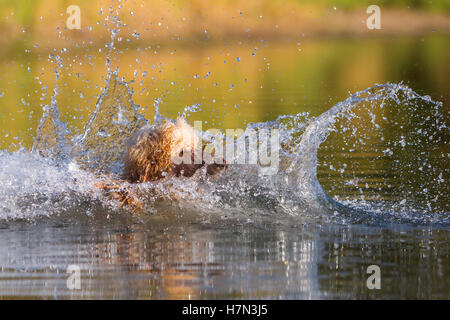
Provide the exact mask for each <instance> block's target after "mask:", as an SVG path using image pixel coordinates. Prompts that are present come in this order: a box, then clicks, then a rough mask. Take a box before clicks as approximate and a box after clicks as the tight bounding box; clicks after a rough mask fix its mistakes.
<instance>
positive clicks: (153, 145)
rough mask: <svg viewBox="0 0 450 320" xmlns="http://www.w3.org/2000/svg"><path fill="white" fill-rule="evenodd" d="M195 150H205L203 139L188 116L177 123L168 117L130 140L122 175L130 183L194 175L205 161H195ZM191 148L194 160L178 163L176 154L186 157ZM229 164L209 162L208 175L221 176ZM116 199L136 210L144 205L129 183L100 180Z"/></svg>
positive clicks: (104, 188) (142, 130)
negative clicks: (191, 124) (188, 119)
mask: <svg viewBox="0 0 450 320" xmlns="http://www.w3.org/2000/svg"><path fill="white" fill-rule="evenodd" d="M194 151H199V152H201V151H202V146H201V141H200V140H199V139H198V138H197V137H196V135H195V132H194V129H193V128H192V127H191V126H190V125H189V124H188V123H187V122H186V121H185V120H184V119H178V120H177V121H176V122H175V123H173V122H170V121H164V122H162V123H160V124H157V125H154V126H151V127H150V126H145V127H143V128H142V129H140V130H139V131H138V132H137V133H136V134H135V135H134V136H133V137H132V138H131V139H130V141H129V143H128V146H127V150H126V156H125V160H124V161H125V163H124V164H125V167H124V171H123V174H122V179H123V180H125V181H127V182H129V183H141V182H150V181H156V180H160V179H163V178H165V177H173V176H175V177H180V176H184V177H191V176H192V175H194V174H195V172H196V171H197V170H198V169H200V168H201V167H203V166H204V165H205V163H204V161H202V163H201V164H194ZM186 152H187V157H190V163H189V161H187V162H188V163H183V162H182V163H174V161H173V160H174V158H175V157H176V156H178V159H181V158H183V155H185V154H186ZM226 167H227V164H226V163H225V160H223V161H222V164H210V165H207V168H206V173H207V175H212V176H217V175H218V174H220V173H221V172H222V171H223V170H224V169H226ZM97 187H99V188H101V189H103V190H105V191H106V192H107V193H108V194H109V196H110V197H111V198H113V199H116V200H119V201H121V203H122V205H123V204H126V205H128V206H131V207H132V208H133V212H134V211H136V210H137V209H139V208H142V203H141V202H140V200H139V198H138V197H137V195H136V194H135V193H134V192H133V191H132V189H131V188H129V187H126V186H125V187H123V185H122V184H121V183H120V181H109V182H104V183H99V184H97Z"/></svg>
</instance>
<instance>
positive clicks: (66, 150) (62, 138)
mask: <svg viewBox="0 0 450 320" xmlns="http://www.w3.org/2000/svg"><path fill="white" fill-rule="evenodd" d="M50 59H51V61H52V62H53V63H55V83H54V89H53V95H52V98H51V102H50V105H46V106H44V108H43V111H44V112H43V115H42V118H41V120H40V122H39V125H38V129H37V134H36V138H35V140H34V145H33V148H32V151H33V152H38V153H39V154H40V155H42V156H44V157H52V158H64V157H67V155H68V154H70V144H69V136H70V132H69V130H68V129H67V127H66V125H65V124H64V123H63V122H61V121H60V119H59V112H58V107H57V96H58V79H59V76H60V74H59V70H60V69H62V60H61V58H60V57H59V56H58V55H56V56H53V55H50Z"/></svg>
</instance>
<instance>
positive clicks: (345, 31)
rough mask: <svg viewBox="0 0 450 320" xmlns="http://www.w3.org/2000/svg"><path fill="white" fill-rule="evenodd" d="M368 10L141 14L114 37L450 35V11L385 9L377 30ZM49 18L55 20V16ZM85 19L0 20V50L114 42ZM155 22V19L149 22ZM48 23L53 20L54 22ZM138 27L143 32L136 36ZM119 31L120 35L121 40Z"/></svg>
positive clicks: (151, 41) (179, 40) (198, 41)
mask: <svg viewBox="0 0 450 320" xmlns="http://www.w3.org/2000/svg"><path fill="white" fill-rule="evenodd" d="M136 16H137V14H136ZM368 16H369V15H368V14H367V13H366V12H365V9H359V10H351V11H333V12H329V11H323V12H316V11H315V12H312V11H307V10H299V11H291V12H290V14H289V15H286V16H283V17H281V18H277V17H271V18H270V19H269V20H264V19H258V18H256V20H255V19H254V17H248V18H246V19H245V20H244V22H245V23H244V22H243V23H236V21H235V20H233V19H229V20H224V18H223V17H222V18H221V19H220V20H216V19H215V15H213V14H212V15H208V16H207V17H202V19H200V21H199V22H197V23H193V22H192V21H191V19H193V18H192V17H191V19H186V21H184V22H182V23H181V22H180V21H176V22H175V23H167V25H166V26H165V28H160V29H155V27H154V26H153V27H152V28H153V29H151V28H150V27H149V24H147V25H146V24H144V21H145V20H143V19H141V18H139V17H136V19H133V20H131V23H128V25H127V26H126V27H124V28H123V29H122V30H121V32H120V33H119V35H118V36H117V38H116V40H115V46H116V47H117V48H124V47H127V48H129V47H138V46H148V45H152V46H153V45H159V46H180V45H181V46H185V45H186V44H187V43H192V44H193V45H204V44H205V43H206V44H208V45H209V44H211V43H219V42H231V41H267V40H270V41H274V40H278V39H280V40H286V39H288V40H291V41H304V40H307V39H311V38H312V37H317V38H341V37H363V38H370V37H380V36H382V37H384V36H419V35H425V34H426V35H429V34H433V33H434V34H437V35H450V16H449V15H447V14H443V13H435V12H421V11H415V10H404V9H403V10H402V9H393V8H387V9H383V10H382V11H381V29H375V30H369V29H368V28H367V26H366V19H367V17H368ZM45 20H51V17H49V18H47V19H45ZM85 20H87V21H88V22H85V24H82V28H81V30H68V29H67V28H65V25H64V21H63V20H62V18H60V17H59V18H58V19H57V20H54V21H53V22H52V23H49V22H47V21H46V23H41V24H34V25H33V26H32V27H31V26H30V27H28V26H25V27H23V26H20V25H8V26H4V25H3V26H2V24H4V21H2V20H0V27H3V28H6V29H7V30H6V32H5V35H6V36H4V37H2V39H0V47H1V48H2V49H0V56H5V53H7V52H8V51H11V49H13V51H14V50H15V49H16V48H15V47H17V48H18V49H20V50H25V49H27V50H28V51H29V52H37V53H40V52H48V51H49V50H51V49H57V50H59V49H62V48H77V49H80V50H85V49H86V48H97V49H101V48H104V46H105V44H107V43H109V42H111V36H110V33H109V31H108V30H107V28H106V27H105V26H104V25H103V24H100V25H95V27H94V26H91V25H89V22H90V21H89V19H85ZM174 20H175V19H174ZM258 20H261V21H258ZM149 21H151V19H149ZM151 24H152V22H150V25H151ZM49 26H53V28H52V27H49ZM139 27H140V28H139ZM23 28H24V29H23ZM8 29H9V30H8ZM23 30H25V31H26V32H23ZM88 30H92V31H88ZM59 32H60V33H59ZM134 32H137V33H139V34H140V35H139V36H138V37H133V36H132V34H133V33H134ZM120 37H121V38H122V40H121V41H119V39H120ZM188 45H189V44H188ZM6 55H8V54H6Z"/></svg>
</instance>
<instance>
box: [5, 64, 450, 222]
mask: <svg viewBox="0 0 450 320" xmlns="http://www.w3.org/2000/svg"><path fill="white" fill-rule="evenodd" d="M107 84H108V85H107V87H106V89H105V91H104V92H103V93H102V95H101V96H100V97H99V99H98V102H97V105H96V108H95V111H94V112H93V115H92V117H91V118H90V120H89V121H88V123H87V124H86V127H85V132H84V133H83V134H82V135H81V136H80V137H76V138H74V139H73V140H72V141H71V145H72V148H71V149H72V153H71V157H70V159H69V160H68V161H66V162H64V163H59V162H58V161H55V160H52V159H43V158H33V159H32V160H30V159H28V158H26V157H27V156H25V155H24V154H20V155H19V154H1V155H0V162H3V163H5V166H6V167H8V165H6V164H7V163H10V162H12V163H16V164H17V163H18V162H20V161H35V163H34V164H30V165H31V166H34V167H35V168H37V169H38V170H39V168H40V169H42V170H39V171H42V172H43V174H44V175H45V178H43V177H42V175H39V176H33V175H31V176H30V179H31V180H30V179H28V182H27V185H23V184H22V185H21V184H20V183H18V181H20V179H21V178H20V177H18V176H17V177H16V176H12V177H10V178H6V177H4V178H3V179H5V180H6V181H9V184H8V185H9V187H7V186H6V187H4V188H3V190H2V193H0V198H5V199H6V200H5V201H4V203H5V204H6V205H5V206H6V207H4V208H3V209H1V210H2V212H0V215H1V216H2V217H5V215H6V217H11V216H14V215H12V214H11V212H17V211H19V212H22V214H24V215H26V213H24V212H27V210H29V209H24V207H20V208H17V207H15V205H16V204H14V206H13V205H12V203H26V204H27V205H26V206H25V208H29V207H30V206H31V207H32V206H33V203H34V201H35V199H37V198H40V197H41V196H42V195H47V196H48V197H47V198H48V199H47V200H46V201H45V202H44V203H46V204H47V205H48V206H49V207H47V211H49V212H54V210H55V209H54V206H51V203H52V201H54V199H55V195H61V194H65V195H67V194H71V195H75V194H76V195H77V197H78V196H80V195H81V197H82V198H85V200H86V201H87V202H89V201H94V202H95V201H97V200H98V199H99V198H101V196H99V192H98V190H95V188H94V190H92V188H93V184H94V183H95V181H99V180H98V179H100V180H101V179H102V178H101V177H99V176H98V175H99V174H107V175H111V174H112V175H114V174H118V173H119V172H120V170H121V165H120V163H121V161H120V160H121V157H122V154H123V152H124V150H125V144H126V142H127V140H128V139H129V138H130V137H131V135H132V134H133V133H134V132H135V131H136V130H138V129H139V128H140V127H141V126H143V125H145V124H146V123H147V121H146V120H145V119H144V118H143V117H142V116H141V115H140V114H139V113H138V106H136V105H134V104H133V102H132V91H131V90H130V88H129V87H128V84H127V83H126V82H124V81H121V80H119V79H118V78H117V74H116V73H111V76H110V78H109V79H108V82H107ZM159 103H160V102H159V101H157V102H155V111H156V115H157V116H155V122H158V121H159V120H160V119H161V118H162V116H161V115H160V113H159ZM420 108H425V109H427V110H428V109H429V110H428V113H427V116H425V117H424V116H423V115H422V114H421V113H420V110H421V109H420ZM54 110H56V111H57V109H56V108H55V109H54ZM185 110H186V109H185ZM187 110H188V111H189V112H195V110H196V107H194V108H188V109H187ZM380 110H384V111H383V112H386V110H388V111H389V112H391V113H392V110H402V112H403V113H402V114H406V115H409V117H410V118H411V117H412V115H416V114H417V115H418V118H419V120H420V119H422V118H423V121H422V122H420V121H419V122H420V128H415V127H414V124H417V121H416V122H414V123H413V122H412V121H410V122H411V123H409V124H408V126H410V127H411V128H412V129H411V128H410V130H409V131H410V132H409V133H414V136H411V137H410V139H409V140H408V139H407V138H406V137H409V136H410V135H408V134H407V133H405V132H402V133H401V134H400V136H399V137H397V136H394V135H392V134H391V139H388V140H389V141H385V140H386V139H385V138H384V137H383V129H386V128H385V127H383V126H382V125H381V124H382V122H384V123H385V124H387V123H389V121H392V122H393V123H394V125H397V126H398V127H400V128H403V127H404V126H406V124H407V121H406V122H405V121H403V122H401V121H400V120H399V119H397V118H398V117H396V116H394V115H393V116H392V117H385V116H384V115H383V113H382V111H380ZM430 110H431V111H430ZM443 114H444V113H443V111H442V104H440V103H436V102H434V101H432V100H431V99H430V98H429V97H422V96H420V95H418V94H417V93H415V92H413V91H412V90H411V89H410V88H408V87H406V86H404V85H402V84H390V83H387V84H382V85H376V86H374V87H371V88H368V89H366V90H363V91H361V92H358V93H356V94H354V95H352V96H350V97H349V98H348V99H346V100H345V101H342V102H340V103H338V104H336V105H335V106H333V107H332V108H331V109H329V110H328V111H327V112H325V113H323V114H322V115H320V116H319V117H317V118H313V117H311V116H310V115H309V114H307V113H301V114H297V115H283V116H280V117H279V118H278V119H276V120H275V121H269V122H260V123H255V124H249V125H248V126H247V128H246V129H245V132H249V131H250V130H255V129H256V130H261V129H273V128H276V129H278V130H279V131H280V142H281V144H280V150H279V151H280V164H279V172H278V174H276V175H273V176H263V175H260V174H259V171H258V167H257V166H256V165H231V166H230V167H229V169H228V170H227V171H226V172H225V174H224V175H223V176H222V177H220V178H219V179H215V180H214V179H209V178H207V176H206V172H205V170H199V171H198V172H197V173H196V175H195V176H194V177H193V178H190V179H188V178H186V179H185V178H181V179H167V180H164V181H160V182H152V183H143V184H139V185H133V186H129V187H130V188H134V190H135V191H136V193H137V194H140V196H141V197H142V199H144V202H145V204H146V209H145V210H146V211H147V212H151V213H157V212H158V210H157V207H158V204H159V203H161V201H163V202H166V203H167V204H169V205H175V206H178V207H179V208H181V212H183V211H186V210H190V209H193V210H195V211H197V212H199V214H200V215H201V216H202V217H203V218H205V217H213V216H215V217H217V216H220V217H224V216H235V215H240V216H246V217H251V216H256V215H258V216H260V215H266V216H274V217H282V216H313V217H315V218H318V219H335V220H338V221H340V222H343V223H345V222H373V221H377V222H380V221H381V222H383V223H387V222H394V221H407V222H413V223H438V224H448V223H449V210H448V208H446V207H445V205H444V207H439V206H438V205H437V206H434V207H432V208H431V209H430V203H432V202H433V201H434V203H439V202H438V201H436V200H434V199H436V197H437V198H439V197H441V198H442V197H446V195H443V194H441V192H442V188H439V189H436V188H435V189H433V188H432V186H430V184H432V183H433V181H440V180H439V179H441V180H443V181H444V180H445V179H444V178H443V174H448V169H445V168H444V169H442V168H439V167H436V166H435V167H433V169H432V170H431V171H430V170H428V171H427V174H428V175H431V176H430V179H428V180H423V181H421V184H420V187H421V188H422V189H427V192H426V193H425V195H423V194H421V193H420V192H419V195H420V196H421V197H422V198H423V199H422V200H423V201H415V200H417V199H414V197H411V196H409V198H408V200H407V201H405V198H404V195H405V194H411V190H408V188H407V187H405V186H399V187H398V188H397V189H398V190H397V191H398V192H397V193H395V192H391V194H392V196H391V198H390V199H387V198H385V199H383V201H384V202H380V201H378V202H376V201H366V200H365V199H361V198H360V199H356V198H354V199H344V201H340V202H338V201H337V200H338V198H336V197H334V199H333V198H332V197H330V196H329V195H328V194H327V193H326V192H325V191H324V189H323V187H322V185H321V184H320V183H319V180H318V178H317V170H318V167H320V166H319V160H318V153H319V148H320V146H321V145H323V144H324V143H325V142H326V141H327V140H328V139H331V138H333V137H335V136H336V137H338V138H342V137H346V133H348V132H350V134H349V136H350V137H353V138H357V141H358V142H360V144H362V145H364V136H365V135H364V132H362V133H361V134H360V135H358V134H356V132H357V130H358V129H360V128H359V127H358V126H361V123H363V126H364V130H366V131H367V130H372V129H369V127H370V128H371V127H373V128H374V129H373V130H375V133H376V134H373V135H371V137H378V138H379V139H380V140H383V141H384V143H378V144H377V143H375V144H370V145H371V146H372V147H373V146H375V148H376V150H375V151H376V156H374V159H377V160H382V161H385V160H386V157H387V156H389V155H390V152H386V149H388V148H391V149H392V150H393V151H392V152H399V150H397V149H398V148H397V149H396V148H394V147H393V146H394V145H395V146H398V147H399V148H406V149H405V150H406V152H409V151H410V149H407V147H408V146H409V147H410V148H414V147H417V148H419V147H420V146H421V145H423V144H424V143H426V142H428V143H430V141H431V142H432V143H433V144H435V145H436V146H438V147H441V146H442V144H443V143H445V141H446V137H447V136H448V127H447V126H446V124H445V117H444V116H443ZM46 117H48V116H47V115H45V114H44V118H46ZM414 117H415V116H414ZM44 118H43V119H44ZM364 119H366V120H367V121H366V122H361V121H362V120H364ZM416 120H417V119H416ZM43 121H44V120H43ZM355 121H356V122H355ZM397 121H398V122H397ZM360 122H361V123H360ZM424 126H425V127H426V126H428V127H429V130H428V131H427V130H425V129H423V127H424ZM53 128H56V129H55V130H56V132H57V131H58V129H57V127H53ZM400 131H401V130H400ZM403 131H404V130H403ZM38 134H39V135H43V136H40V137H38V138H37V140H38V141H52V142H54V141H56V140H55V139H53V138H52V137H53V136H54V135H53V134H51V135H50V137H48V136H46V135H47V131H45V130H39V131H38ZM222 134H223V133H222ZM56 136H59V135H56ZM244 136H245V134H244ZM204 137H206V138H211V137H208V136H204ZM330 137H331V138H330ZM52 139H53V140H52ZM350 142H351V141H350V140H349V141H347V142H346V143H344V144H340V145H343V146H345V147H347V148H349V150H348V151H349V152H352V150H354V148H355V143H354V142H353V143H350ZM53 146H54V145H52V144H51V143H50V144H47V145H43V144H41V145H40V147H43V148H44V150H45V148H47V147H50V149H52V147H53ZM36 148H37V147H36ZM37 149H39V148H37ZM408 150H409V151H408ZM41 151H43V150H41ZM40 153H41V155H47V156H48V155H49V154H46V153H45V152H40ZM419 154H420V152H419ZM50 155H52V153H50ZM332 155H339V152H334V153H332ZM236 156H239V154H237V155H236ZM329 156H330V155H329ZM446 156H447V155H446V153H445V151H442V150H441V151H440V153H439V154H438V157H444V158H445V157H446ZM15 157H16V158H15ZM24 157H25V158H24ZM35 157H37V156H35ZM422 158H423V159H422ZM422 158H420V160H421V161H422V160H424V159H425V160H427V159H428V158H427V155H424V156H423V157H422ZM349 159H351V157H349ZM428 160H430V159H428ZM428 160H427V161H428ZM47 161H48V162H47ZM402 161H406V160H402ZM394 163H397V162H394ZM402 163H403V164H404V163H405V162H401V161H400V162H398V163H397V167H400V166H401V165H402ZM408 165H409V166H412V165H413V164H412V162H411V161H410V163H409V164H408ZM68 166H76V167H78V166H80V167H81V168H82V169H89V170H88V171H91V172H93V174H94V175H95V177H94V176H90V175H92V174H91V173H88V171H85V170H79V171H73V170H72V171H70V170H68V168H69V167H68ZM51 168H53V169H51ZM395 168H396V167H395V165H394V169H395ZM4 170H5V169H4ZM13 170H15V171H17V172H16V174H19V173H20V171H21V170H20V168H19V166H17V167H14V169H13ZM51 170H56V171H57V172H58V173H57V174H54V173H53V172H52V173H51V174H54V175H55V177H54V178H51V177H50V176H51V174H50V173H49V172H50V171H51ZM64 170H67V173H66V174H67V177H64ZM46 172H47V173H49V174H46ZM75 172H76V173H75ZM340 172H341V173H342V175H343V176H344V172H345V170H344V171H340ZM2 173H3V174H4V175H6V173H5V172H2ZM20 174H21V175H27V174H28V173H26V172H22V173H20ZM78 175H79V176H78ZM86 175H87V176H88V177H90V178H86ZM330 177H333V176H332V175H330ZM345 178H346V179H347V180H349V179H354V178H355V177H354V176H352V177H348V176H345ZM46 179H48V180H46ZM67 179H69V180H71V181H72V182H73V181H76V182H73V183H70V184H69V185H68V186H65V187H61V185H62V184H63V182H64V181H65V180H67ZM42 180H45V181H46V183H47V185H46V186H47V187H46V188H44V189H42V190H41V189H39V188H38V187H37V186H38V185H39V184H40V183H42V182H41V181H42ZM85 181H90V182H89V183H88V185H86V182H85ZM336 181H340V180H339V179H336ZM17 184H18V185H21V186H20V187H19V189H21V190H22V191H17V190H16V189H17V188H18V187H17ZM52 184H53V185H52ZM78 184H81V186H78ZM90 188H91V191H88V190H90ZM68 189H70V191H69V190H68ZM149 190H151V192H149ZM359 190H362V189H359ZM419 191H420V190H419ZM13 195H14V196H13ZM25 195H26V197H25ZM30 195H31V197H30ZM14 197H16V198H14ZM77 197H75V198H77ZM417 197H418V196H417ZM417 197H416V198H417ZM25 198H26V199H27V200H26V201H25V200H24V199H25ZM56 198H58V196H56ZM63 198H64V199H65V200H64V201H68V202H70V197H65V196H64V197H63ZM174 198H176V199H178V200H177V201H175V202H174V201H173V199H174ZM355 199H356V200H355ZM102 201H104V203H105V204H106V205H110V202H109V201H108V200H107V199H106V198H104V199H103V200H102ZM444 203H446V202H445V201H444ZM39 206H40V208H41V211H42V212H45V206H42V202H39ZM56 208H58V209H57V210H59V207H58V206H56ZM5 212H8V213H5ZM30 214H31V213H30Z"/></svg>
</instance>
